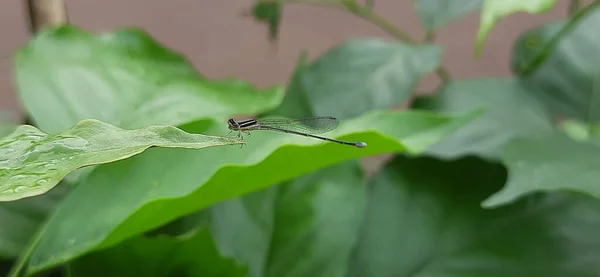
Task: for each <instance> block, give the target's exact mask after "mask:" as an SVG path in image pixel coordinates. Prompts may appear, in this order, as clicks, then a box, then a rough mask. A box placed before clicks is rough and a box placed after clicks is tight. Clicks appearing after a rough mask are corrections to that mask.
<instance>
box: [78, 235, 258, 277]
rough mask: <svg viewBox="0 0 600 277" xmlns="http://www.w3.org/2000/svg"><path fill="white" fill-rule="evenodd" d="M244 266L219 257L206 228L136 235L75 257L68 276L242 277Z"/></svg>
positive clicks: (244, 273)
mask: <svg viewBox="0 0 600 277" xmlns="http://www.w3.org/2000/svg"><path fill="white" fill-rule="evenodd" d="M246 271H247V270H246V269H245V268H244V267H243V266H240V265H238V264H236V263H235V261H233V260H232V259H230V258H225V257H222V256H221V255H220V254H219V252H218V250H217V248H216V246H215V244H214V242H213V238H212V235H211V232H210V230H209V229H208V228H206V227H205V228H202V229H200V230H197V231H195V232H193V233H191V234H188V235H185V236H181V237H168V236H159V237H153V238H148V237H138V238H134V239H131V240H129V241H126V242H124V243H122V244H120V245H118V246H116V247H114V248H110V249H108V250H105V251H102V252H97V253H92V254H90V255H87V256H84V257H83V258H81V259H78V260H76V261H75V262H74V263H72V265H71V267H70V274H71V276H86V277H93V276H114V277H120V276H123V277H131V276H145V277H161V276H164V277H167V276H169V277H170V276H189V277H204V276H211V277H237V276H239V277H243V276H246V274H247V273H246Z"/></svg>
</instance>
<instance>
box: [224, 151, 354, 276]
mask: <svg viewBox="0 0 600 277" xmlns="http://www.w3.org/2000/svg"><path fill="white" fill-rule="evenodd" d="M364 203H365V184H364V177H363V174H362V172H361V169H360V167H359V166H358V165H357V164H356V163H354V162H346V163H341V164H337V165H335V166H332V167H329V168H325V169H323V170H319V171H316V172H313V173H311V174H308V175H304V176H302V177H299V178H297V179H295V180H293V181H291V182H288V183H284V184H282V185H280V186H278V187H275V188H274V189H269V190H265V191H260V192H258V193H254V194H251V195H249V196H246V197H243V198H236V199H232V200H229V201H227V202H224V203H221V204H218V205H216V206H215V207H214V208H212V210H213V218H214V221H213V228H214V229H215V234H216V237H217V238H218V244H219V245H220V246H221V248H222V249H223V250H224V253H228V254H229V255H232V256H234V257H238V259H239V260H242V261H244V262H245V263H247V264H249V265H250V269H251V272H252V275H251V276H256V277H258V276H270V277H278V276H289V277H293V276H311V277H318V276H324V277H325V276H327V277H331V276H344V275H345V274H346V268H347V259H348V257H349V255H350V252H351V249H352V246H353V245H354V242H355V241H356V238H357V234H358V227H359V225H360V223H361V221H362V215H363V208H364Z"/></svg>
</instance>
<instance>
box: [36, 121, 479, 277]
mask: <svg viewBox="0 0 600 277" xmlns="http://www.w3.org/2000/svg"><path fill="white" fill-rule="evenodd" d="M479 114H480V113H479V112H478V111H477V112H472V113H468V114H466V115H463V116H454V117H452V116H440V115H435V114H428V113H424V112H399V111H385V112H374V113H370V114H366V115H364V116H362V117H359V118H355V119H353V120H349V121H346V122H343V123H342V124H341V125H340V127H339V128H338V129H336V130H335V131H333V132H331V137H336V138H340V139H348V140H363V141H366V142H367V143H368V146H367V147H366V148H355V147H349V146H344V145H339V144H335V143H330V142H322V141H318V140H311V139H309V138H305V137H302V136H292V135H288V134H281V133H277V132H268V131H267V132H262V133H261V132H260V131H258V132H254V133H253V134H252V137H250V138H248V144H247V145H246V146H245V147H244V148H243V149H240V148H239V147H214V148H210V149H205V150H203V151H201V152H197V151H183V150H177V149H150V150H148V151H146V153H144V155H138V156H135V157H133V158H131V159H127V160H123V161H119V162H116V163H111V164H107V165H103V166H102V167H100V168H97V169H96V170H94V171H93V172H92V173H91V174H90V175H89V176H88V177H87V178H85V180H84V181H83V182H82V183H80V184H79V185H78V186H77V187H76V188H75V189H74V190H73V192H72V193H71V194H70V195H69V197H67V198H66V199H65V201H64V202H63V203H62V204H61V205H60V207H59V208H58V209H57V211H56V213H55V214H54V216H53V218H52V219H51V220H50V222H49V225H48V226H47V228H46V230H45V233H44V234H43V236H42V237H41V239H40V241H39V243H38V244H37V246H36V248H35V251H34V252H33V255H32V257H31V259H30V261H29V263H28V265H29V268H28V269H29V272H30V273H34V272H38V271H40V270H43V269H45V268H49V267H52V266H55V265H57V264H59V263H62V262H66V261H68V260H70V259H72V258H73V257H77V256H79V255H82V254H84V253H88V252H91V251H95V250H99V249H102V248H106V247H109V246H112V245H114V244H117V243H119V242H121V241H123V240H124V239H127V238H130V237H132V236H135V235H136V234H139V233H141V232H144V231H147V230H149V229H153V228H155V227H158V226H160V225H162V224H164V223H167V222H170V221H171V220H173V219H175V218H177V217H179V216H181V215H185V214H189V213H191V212H193V211H196V210H199V209H202V208H204V207H207V206H209V205H212V204H214V203H217V202H219V201H222V200H226V199H230V198H233V197H236V196H239V195H243V194H246V193H249V192H252V191H257V190H260V189H263V188H265V187H268V186H270V185H273V184H277V183H279V182H282V181H286V180H290V179H293V178H295V177H297V176H300V175H302V174H304V173H308V172H310V171H312V170H316V169H319V168H322V167H326V166H329V165H332V164H335V163H338V162H342V161H345V160H350V159H355V158H358V157H364V156H368V155H375V154H381V153H389V152H394V151H399V152H403V151H408V152H411V153H418V152H420V151H422V150H423V149H425V148H426V147H428V146H429V145H431V144H432V143H435V142H436V141H438V140H439V139H440V138H441V137H443V136H445V135H447V134H448V133H451V132H452V131H454V130H455V129H457V128H459V127H461V126H463V125H464V124H466V123H467V122H470V121H471V120H473V118H474V117H476V116H478V115H479ZM201 125H203V126H202V127H203V128H208V129H198V130H197V131H202V132H203V133H224V132H225V131H226V130H225V126H224V124H222V123H218V124H214V125H211V126H209V127H206V125H205V124H201ZM188 128H190V129H193V128H194V126H188ZM196 128H200V127H196ZM81 222H86V224H83V225H82V224H81Z"/></svg>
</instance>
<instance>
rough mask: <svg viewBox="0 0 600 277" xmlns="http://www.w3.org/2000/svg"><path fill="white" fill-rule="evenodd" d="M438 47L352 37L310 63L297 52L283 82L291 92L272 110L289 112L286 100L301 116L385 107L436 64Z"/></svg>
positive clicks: (355, 112)
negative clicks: (293, 67) (286, 81)
mask: <svg viewBox="0 0 600 277" xmlns="http://www.w3.org/2000/svg"><path fill="white" fill-rule="evenodd" d="M441 52H442V51H441V48H440V47H439V46H436V45H407V44H402V43H398V42H391V41H385V40H381V39H354V40H350V41H347V42H345V43H342V44H340V45H339V46H336V47H335V48H333V49H330V50H329V51H327V52H326V53H325V54H323V56H321V57H319V58H318V59H317V60H316V61H314V62H312V63H311V64H306V58H305V56H302V57H301V60H300V62H299V64H298V66H297V68H296V71H295V73H294V78H293V79H292V81H291V85H290V87H289V88H288V94H292V95H295V96H294V97H289V98H287V97H286V99H284V102H283V103H282V105H281V106H280V107H279V108H278V109H277V110H275V111H273V113H280V112H279V111H281V110H284V111H286V114H287V115H288V116H290V114H289V111H288V109H289V108H290V106H299V107H302V115H303V116H305V115H331V116H334V117H337V118H340V119H345V118H352V117H355V116H358V115H361V114H364V113H365V112H369V111H372V110H377V109H388V108H390V107H393V106H394V105H397V104H399V103H400V102H402V101H404V100H406V99H408V98H409V97H410V96H411V95H412V93H413V90H414V89H415V87H416V86H417V84H418V81H419V79H420V78H422V77H423V76H424V75H426V74H427V73H430V72H433V71H434V70H435V69H436V68H437V67H438V66H439V63H440V57H441ZM294 109H300V108H294ZM298 113H299V112H296V113H292V115H293V116H296V115H297V114H298Z"/></svg>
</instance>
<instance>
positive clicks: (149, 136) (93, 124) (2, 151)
mask: <svg viewBox="0 0 600 277" xmlns="http://www.w3.org/2000/svg"><path fill="white" fill-rule="evenodd" d="M242 143H243V142H240V141H236V140H233V139H228V138H223V137H214V136H206V135H201V134H190V133H186V132H184V131H182V130H180V129H178V128H176V127H171V126H148V127H146V128H142V129H137V130H124V129H121V128H118V127H116V126H113V125H110V124H108V123H104V122H102V121H98V120H92V119H89V120H83V121H81V122H79V123H78V124H77V125H75V126H73V127H72V128H71V129H69V130H66V131H64V132H62V133H59V134H55V135H49V134H46V133H44V132H42V131H40V130H39V129H37V128H35V127H33V126H31V125H23V126H20V127H19V128H18V129H17V130H15V131H14V132H13V133H12V134H11V135H9V136H7V137H4V138H1V139H0V201H11V200H16V199H21V198H24V197H30V196H35V195H40V194H43V193H45V192H47V191H48V190H50V189H52V188H53V187H54V186H56V185H57V184H58V182H60V180H62V179H63V178H64V177H65V176H66V175H67V174H68V173H70V172H72V171H73V170H76V169H78V168H80V167H84V166H89V165H95V164H103V163H110V162H114V161H117V160H122V159H126V158H129V157H131V156H133V155H136V154H139V153H141V152H143V151H144V150H146V149H148V148H149V147H152V146H158V147H177V148H188V149H201V148H206V147H211V146H222V145H232V144H242Z"/></svg>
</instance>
